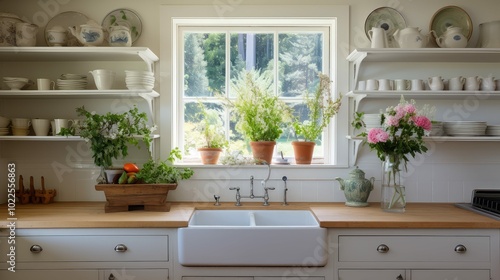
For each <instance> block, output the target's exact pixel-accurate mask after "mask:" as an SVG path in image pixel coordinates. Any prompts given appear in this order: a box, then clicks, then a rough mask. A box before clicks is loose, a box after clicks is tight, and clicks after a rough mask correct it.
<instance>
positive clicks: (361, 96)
mask: <svg viewBox="0 0 500 280" xmlns="http://www.w3.org/2000/svg"><path fill="white" fill-rule="evenodd" d="M366 96H367V94H360V93H358V94H356V95H355V96H354V112H357V111H358V107H359V103H361V100H363V99H364V98H365V97H366Z"/></svg>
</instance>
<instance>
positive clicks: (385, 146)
mask: <svg viewBox="0 0 500 280" xmlns="http://www.w3.org/2000/svg"><path fill="white" fill-rule="evenodd" d="M357 116H358V118H357V120H355V121H354V122H353V125H355V127H356V128H360V126H363V123H362V121H361V117H362V114H357ZM380 124H381V125H382V127H381V128H372V129H370V130H369V131H367V132H363V133H361V134H360V135H359V136H363V137H366V143H368V145H369V146H370V148H371V149H372V150H376V151H377V156H378V157H379V158H380V159H381V160H382V161H385V158H386V156H394V157H396V158H400V159H402V160H403V161H404V163H405V167H406V163H407V161H408V158H407V155H411V156H412V157H415V154H417V153H424V152H426V151H427V147H426V146H425V143H424V140H423V138H422V137H423V136H424V135H425V133H426V132H429V131H430V130H431V128H432V124H431V121H430V119H429V118H428V117H427V116H425V115H423V114H421V113H420V112H419V110H418V109H417V107H416V106H415V101H414V100H412V101H411V102H410V103H409V102H407V101H406V100H404V98H403V97H401V101H400V103H399V104H398V105H397V106H395V107H393V106H391V107H389V108H387V109H386V112H385V113H384V114H382V113H381V114H380Z"/></svg>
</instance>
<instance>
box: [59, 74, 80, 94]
mask: <svg viewBox="0 0 500 280" xmlns="http://www.w3.org/2000/svg"><path fill="white" fill-rule="evenodd" d="M57 88H58V89H60V90H82V89H86V88H87V75H80V74H62V75H61V76H60V77H59V79H57Z"/></svg>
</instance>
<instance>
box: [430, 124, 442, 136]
mask: <svg viewBox="0 0 500 280" xmlns="http://www.w3.org/2000/svg"><path fill="white" fill-rule="evenodd" d="M443 134H444V131H443V123H442V122H432V128H431V132H430V135H429V136H443Z"/></svg>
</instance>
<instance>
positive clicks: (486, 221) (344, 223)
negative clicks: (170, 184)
mask: <svg viewBox="0 0 500 280" xmlns="http://www.w3.org/2000/svg"><path fill="white" fill-rule="evenodd" d="M196 209H311V210H312V211H313V213H314V214H315V215H316V217H317V218H318V220H319V222H320V225H321V226H322V227H327V228H500V221H498V220H495V219H492V218H488V217H485V216H482V215H479V214H476V213H473V212H470V211H467V210H464V209H460V208H458V207H455V206H454V205H453V204H447V203H410V204H408V205H407V209H406V212H405V213H386V212H383V211H382V210H380V208H379V204H378V203H373V204H370V206H369V207H361V208H356V207H347V206H345V205H344V204H343V203H291V204H290V205H289V206H281V205H280V204H278V203H274V204H273V203H271V206H269V207H266V206H262V204H261V203H253V202H252V203H244V205H243V206H240V207H236V206H234V203H229V202H227V203H222V205H221V206H214V205H213V203H207V202H174V203H172V207H171V209H170V212H149V211H129V212H117V213H104V202H56V203H53V204H47V205H42V204H36V205H34V204H27V205H16V211H15V216H13V217H9V216H8V213H7V206H6V205H5V204H4V205H1V207H0V211H1V212H0V228H6V227H7V226H8V224H9V222H10V221H12V220H8V219H9V218H16V219H17V220H15V221H16V227H17V228H159V227H162V228H178V227H185V226H187V224H188V221H189V218H190V217H191V215H192V213H193V211H194V210H196Z"/></svg>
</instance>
